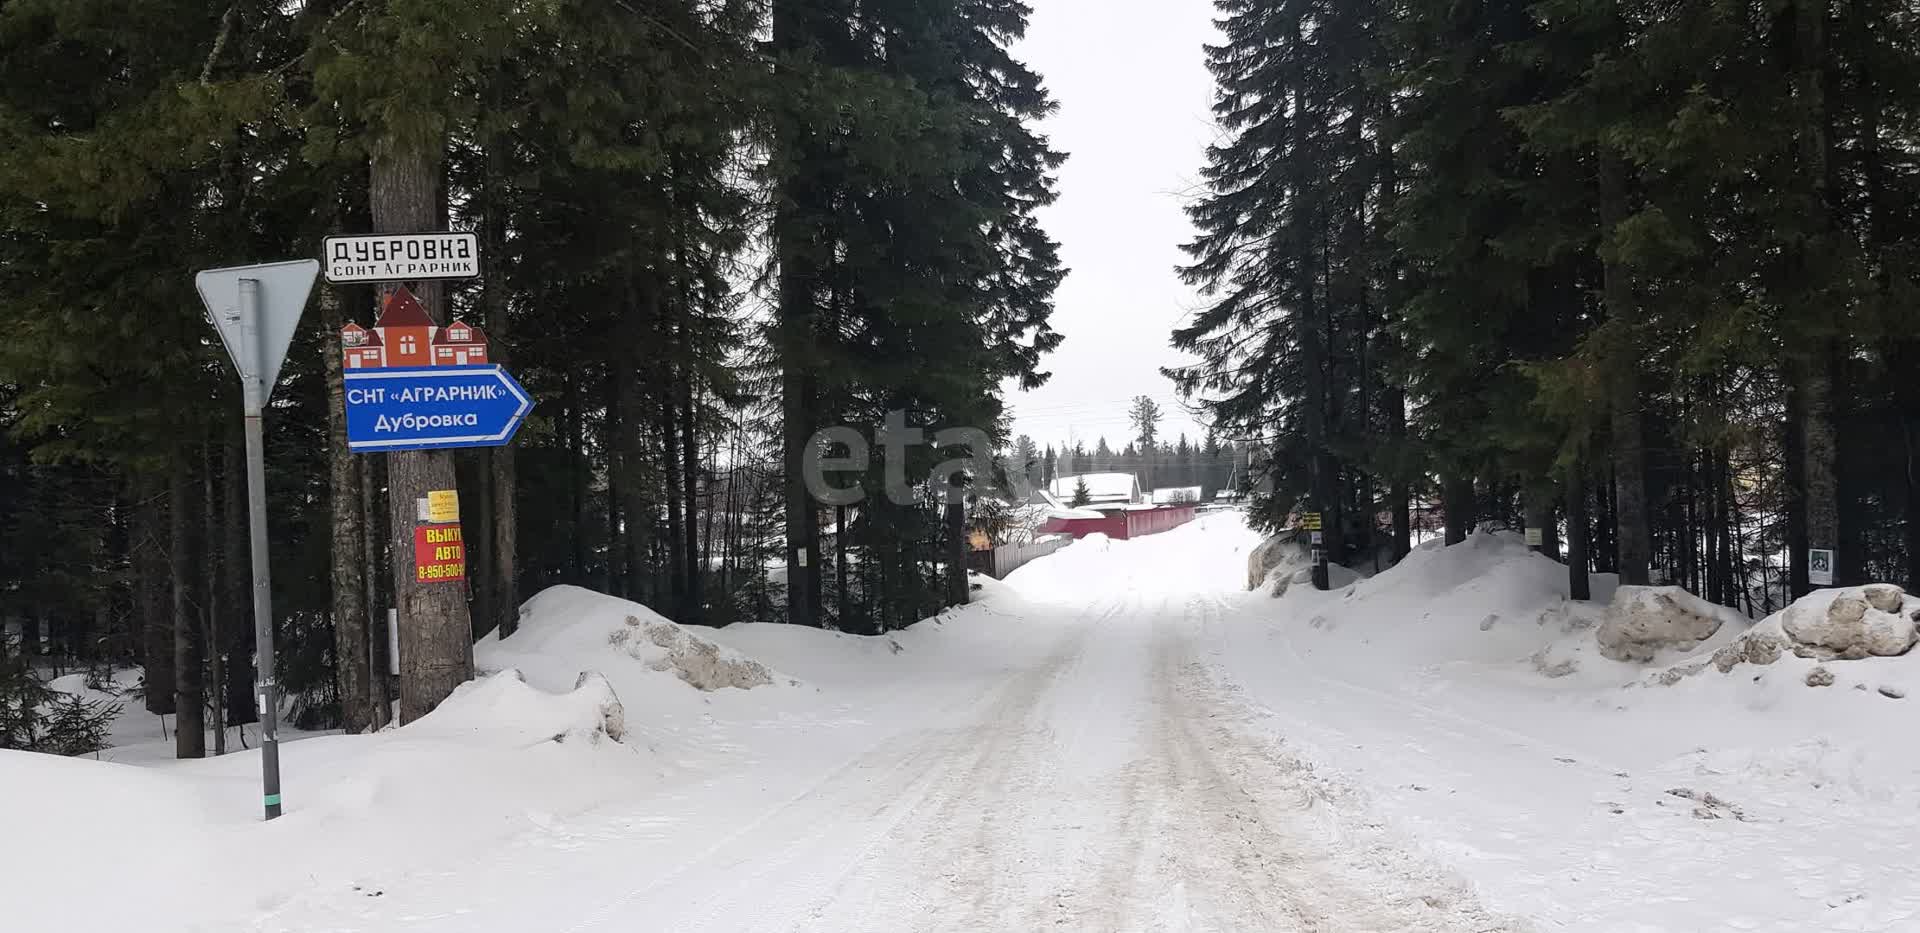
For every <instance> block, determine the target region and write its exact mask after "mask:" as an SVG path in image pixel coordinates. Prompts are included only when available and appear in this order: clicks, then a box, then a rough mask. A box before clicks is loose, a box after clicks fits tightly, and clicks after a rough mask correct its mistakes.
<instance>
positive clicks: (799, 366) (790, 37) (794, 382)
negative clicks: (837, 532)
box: [772, 0, 829, 626]
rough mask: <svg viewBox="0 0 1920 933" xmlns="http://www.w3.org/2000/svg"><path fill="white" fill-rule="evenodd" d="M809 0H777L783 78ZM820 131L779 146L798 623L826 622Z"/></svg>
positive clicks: (783, 387) (783, 355) (805, 23)
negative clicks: (819, 483) (812, 486)
mask: <svg viewBox="0 0 1920 933" xmlns="http://www.w3.org/2000/svg"><path fill="white" fill-rule="evenodd" d="M809 6H810V4H809V3H807V2H805V0H774V2H773V9H772V14H773V16H772V19H773V22H772V26H773V49H774V53H775V55H776V56H777V57H776V59H775V66H774V70H775V74H776V77H777V78H787V79H789V80H797V78H795V76H793V75H787V74H783V72H784V71H785V70H786V68H787V67H788V62H789V61H790V60H792V59H793V58H796V57H798V56H800V55H802V54H805V53H806V51H807V50H808V49H809V48H810V47H811V46H812V45H813V44H814V42H815V41H816V40H817V39H819V38H821V37H819V36H816V35H814V34H813V33H814V31H816V30H818V29H820V28H821V20H822V17H821V16H820V15H819V14H818V13H816V12H813V11H811V10H810V9H809ZM814 133H815V130H814V129H813V128H811V127H808V126H805V125H804V124H801V123H798V122H795V123H794V124H792V125H791V126H789V127H787V128H786V130H785V132H784V134H783V138H781V139H778V140H777V141H776V142H775V146H776V147H777V148H778V149H779V150H780V151H781V153H782V154H783V155H784V156H785V158H786V160H787V162H788V164H789V166H790V167H789V168H788V174H787V176H786V177H785V178H782V179H780V181H779V183H778V188H779V191H778V195H779V197H778V198H777V207H776V208H775V211H774V217H773V238H774V259H775V261H776V262H777V263H778V264H779V276H780V278H779V283H778V286H777V289H778V294H777V302H776V304H777V307H776V308H775V321H776V329H777V351H778V357H779V365H780V424H781V432H780V441H781V443H780V453H781V482H782V484H783V497H784V501H785V523H786V564H787V621H788V622H790V623H793V624H795V625H811V626H818V625H819V624H820V592H819V588H818V587H817V586H815V585H814V583H815V581H816V580H818V579H819V578H818V577H817V575H816V571H815V565H817V564H818V563H819V560H818V557H819V533H820V523H819V520H818V518H817V511H816V510H817V505H816V504H815V503H814V501H813V497H812V496H811V495H809V494H808V492H807V484H806V477H805V473H804V467H805V464H806V459H807V455H808V448H809V445H810V444H811V442H812V438H813V432H814V430H815V424H814V421H815V419H816V418H817V417H818V415H817V413H816V412H815V410H814V406H815V393H814V388H813V380H812V378H811V377H810V375H809V373H810V371H811V370H812V368H813V367H814V366H816V365H818V361H817V360H816V359H815V356H816V354H815V350H814V340H815V337H816V334H815V326H814V318H815V314H816V311H817V308H816V301H815V299H816V295H817V292H818V289H819V285H820V282H819V279H820V272H819V259H818V258H817V256H816V251H817V250H818V249H820V248H821V247H822V244H817V243H814V242H813V240H814V236H815V232H814V231H813V230H812V229H811V228H812V220H811V217H812V212H818V211H821V210H823V209H824V208H826V207H828V206H829V205H827V204H825V203H824V202H825V201H826V198H825V197H824V193H823V192H821V191H820V190H819V188H818V179H815V178H812V177H809V175H808V173H809V172H811V171H812V170H813V166H812V165H810V164H809V163H810V162H811V161H812V159H811V156H812V151H813V150H814V149H815V148H816V147H817V146H819V145H820V143H819V142H818V141H817V140H816V139H815V138H814Z"/></svg>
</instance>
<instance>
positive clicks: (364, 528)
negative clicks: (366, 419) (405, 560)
mask: <svg viewBox="0 0 1920 933" xmlns="http://www.w3.org/2000/svg"><path fill="white" fill-rule="evenodd" d="M380 468H381V462H380V461H379V460H372V459H366V460H361V461H360V525H361V533H360V540H361V546H362V549H363V556H362V557H361V567H363V568H364V569H365V572H364V573H362V574H361V575H360V579H361V580H362V582H363V583H364V585H365V589H364V590H363V591H362V592H364V594H365V596H364V598H363V602H364V603H365V604H366V619H367V658H368V659H367V668H368V670H367V707H368V712H369V713H370V718H369V721H368V724H369V725H370V726H372V728H373V729H375V730H376V731H377V730H380V729H384V728H386V727H387V725H388V724H389V723H391V722H393V672H394V663H393V662H394V658H393V632H392V630H391V629H390V628H389V626H388V624H387V608H388V606H390V605H391V604H392V602H393V598H392V594H390V593H385V592H382V589H381V586H380V580H381V578H382V575H381V574H380V573H378V572H376V570H375V568H377V567H379V566H380V563H381V554H380V543H381V542H382V541H385V540H387V535H386V534H384V529H382V528H381V527H380V515H381V509H380V489H381V483H380V482H379V480H380V477H379V476H378V474H379V472H380ZM382 597H385V598H384V599H383V598H382Z"/></svg>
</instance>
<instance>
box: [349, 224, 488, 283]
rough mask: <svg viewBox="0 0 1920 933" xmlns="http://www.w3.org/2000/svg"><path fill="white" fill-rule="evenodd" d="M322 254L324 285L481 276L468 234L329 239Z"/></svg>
mask: <svg viewBox="0 0 1920 933" xmlns="http://www.w3.org/2000/svg"><path fill="white" fill-rule="evenodd" d="M324 254H325V259H326V267H327V281H329V282H332V283H334V284H336V285H343V284H346V283H349V282H420V281H425V280H427V279H470V278H473V277H475V276H477V275H479V274H480V238H479V237H476V236H474V235H473V234H471V233H388V234H369V235H367V236H330V237H327V239H326V244H325V246H324Z"/></svg>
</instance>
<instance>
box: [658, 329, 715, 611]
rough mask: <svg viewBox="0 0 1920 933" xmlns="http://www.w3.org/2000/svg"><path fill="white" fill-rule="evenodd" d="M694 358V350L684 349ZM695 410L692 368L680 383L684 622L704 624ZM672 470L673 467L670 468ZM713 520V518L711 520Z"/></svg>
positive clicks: (698, 457) (688, 368)
mask: <svg viewBox="0 0 1920 933" xmlns="http://www.w3.org/2000/svg"><path fill="white" fill-rule="evenodd" d="M684 352H685V353H687V354H688V355H689V357H690V356H691V354H692V353H693V348H692V347H690V346H689V347H686V348H684ZM697 414H698V413H697V412H696V411H695V409H694V406H693V372H692V367H691V366H690V365H689V366H688V367H687V369H686V371H685V372H683V373H682V377H681V380H680V471H681V480H680V494H681V495H682V496H684V497H685V498H686V506H685V508H684V509H683V511H684V513H685V514H686V520H687V539H686V558H685V560H684V563H685V564H686V570H687V604H686V609H685V611H684V617H683V619H682V621H684V622H686V623H687V624H689V625H702V624H705V622H706V619H705V616H706V605H705V604H706V589H705V587H706V583H705V582H704V581H703V580H702V573H703V571H704V570H705V569H706V568H705V566H704V564H703V562H702V560H701V557H700V519H699V517H698V516H699V515H700V428H699V422H698V420H697ZM668 468H669V469H671V468H672V467H671V465H669V467H668ZM709 520H711V516H709Z"/></svg>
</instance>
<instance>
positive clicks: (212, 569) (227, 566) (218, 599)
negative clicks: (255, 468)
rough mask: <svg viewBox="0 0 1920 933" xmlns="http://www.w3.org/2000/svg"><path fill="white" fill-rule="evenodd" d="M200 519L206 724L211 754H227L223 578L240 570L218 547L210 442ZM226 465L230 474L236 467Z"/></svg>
mask: <svg viewBox="0 0 1920 933" xmlns="http://www.w3.org/2000/svg"><path fill="white" fill-rule="evenodd" d="M200 463H201V474H200V518H201V523H200V527H201V534H202V538H201V540H203V541H205V542H206V559H205V560H204V561H202V564H203V566H202V567H201V572H200V576H201V580H202V582H203V583H204V584H205V587H206V588H205V590H204V591H203V592H205V594H206V596H205V604H204V605H203V606H202V607H201V611H200V618H201V620H202V624H201V638H202V641H201V644H203V645H205V646H206V655H207V687H208V689H210V690H211V691H212V692H213V695H212V696H211V697H209V698H208V699H209V701H210V702H208V703H207V709H208V710H209V711H210V712H211V713H212V714H213V721H212V722H211V723H208V726H209V727H210V729H211V731H212V732H213V753H214V754H215V755H216V756H217V755H224V754H226V753H227V730H226V704H225V702H224V700H225V699H226V697H225V694H226V683H227V681H226V674H227V671H226V665H225V651H224V642H223V639H222V631H223V630H224V629H225V628H226V624H225V623H226V620H225V619H224V618H223V616H224V615H225V614H226V613H227V612H228V611H230V610H229V609H228V606H227V601H226V594H227V591H228V589H227V587H226V578H227V577H229V576H232V575H233V574H234V573H236V572H238V571H239V570H240V567H241V564H242V561H241V559H240V555H238V554H235V553H233V552H232V551H227V550H225V549H223V548H222V547H221V546H220V542H221V536H220V512H219V508H220V502H221V497H220V496H219V495H217V494H216V493H215V489H214V482H215V479H216V476H217V473H216V471H215V470H214V461H213V442H212V441H211V440H203V441H201V442H200ZM236 465H237V464H235V463H234V462H233V461H231V460H229V461H228V462H227V469H228V471H229V472H231V471H232V470H233V468H234V467H235V466H236Z"/></svg>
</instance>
